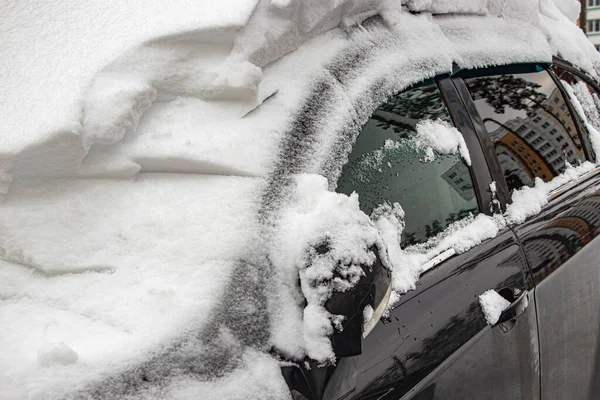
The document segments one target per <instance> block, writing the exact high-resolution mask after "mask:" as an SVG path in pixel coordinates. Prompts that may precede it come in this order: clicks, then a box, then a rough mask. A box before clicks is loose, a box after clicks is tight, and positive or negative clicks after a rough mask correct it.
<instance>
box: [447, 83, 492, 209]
mask: <svg viewBox="0 0 600 400" xmlns="http://www.w3.org/2000/svg"><path fill="white" fill-rule="evenodd" d="M435 81H436V83H437V86H438V88H439V90H440V93H441V95H442V99H443V101H444V103H445V104H446V107H447V108H448V112H449V113H450V118H451V119H452V123H453V125H454V127H455V128H456V129H458V131H459V132H460V133H461V134H462V136H463V138H464V140H465V143H466V145H467V149H468V150H469V155H470V158H471V166H469V167H468V168H469V173H470V175H471V181H472V182H473V190H474V191H475V197H476V199H477V206H478V208H479V212H480V213H482V214H486V215H492V214H493V213H494V212H497V211H498V210H494V209H493V206H494V202H493V198H492V193H491V190H490V185H491V183H492V181H493V179H492V174H491V173H490V170H489V166H488V161H487V158H486V155H485V152H484V150H483V148H482V145H481V141H480V140H479V138H478V134H477V131H476V129H475V126H474V124H473V121H472V119H471V116H470V114H469V111H468V109H467V107H466V105H465V102H464V101H463V98H462V96H461V95H460V93H459V91H458V90H457V87H456V86H455V84H454V78H453V77H450V76H447V75H442V76H438V77H436V78H435ZM498 165H499V164H498Z"/></svg>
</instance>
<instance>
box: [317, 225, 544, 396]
mask: <svg viewBox="0 0 600 400" xmlns="http://www.w3.org/2000/svg"><path fill="white" fill-rule="evenodd" d="M526 271H527V265H526V262H525V258H524V257H523V255H522V252H521V249H520V246H519V244H518V242H517V241H516V239H515V237H514V236H513V233H512V232H511V231H510V230H509V229H506V230H504V231H503V232H501V233H500V234H499V235H498V236H496V237H495V238H493V239H490V240H488V241H486V242H485V243H482V244H481V245H480V246H477V247H476V248H473V249H471V250H470V251H467V252H466V253H464V254H460V255H457V256H455V257H452V258H451V259H449V260H447V261H446V262H444V263H443V264H441V265H439V266H437V267H435V268H433V269H432V270H430V271H429V272H427V273H426V274H424V275H423V276H422V278H421V280H420V281H419V284H418V286H417V288H416V289H415V290H414V291H411V292H409V293H407V294H406V295H405V296H403V297H402V300H401V303H400V304H399V305H398V306H396V307H395V308H394V309H393V310H392V311H391V312H390V315H389V317H388V318H387V319H386V320H384V321H383V322H382V323H381V324H379V325H378V326H377V327H376V328H375V329H374V330H373V332H372V333H371V334H370V335H369V336H368V337H367V338H366V339H365V340H364V342H363V353H362V354H361V355H359V356H356V357H349V358H342V359H340V360H339V362H338V364H337V366H336V368H335V370H334V371H333V374H332V377H331V381H330V383H329V385H328V387H327V389H326V391H325V395H324V397H323V398H326V399H338V398H344V397H343V396H344V395H346V394H347V393H342V392H343V390H342V389H347V387H348V385H347V384H346V385H342V384H339V383H337V381H340V380H348V379H351V378H352V377H354V379H355V385H354V388H353V390H352V392H351V394H350V395H349V396H348V398H354V399H385V398H396V399H397V398H400V397H401V396H403V395H405V394H406V393H407V392H409V391H410V390H411V389H412V388H413V387H414V386H415V385H417V384H418V383H419V382H421V381H422V380H424V379H427V380H429V381H431V382H433V384H436V382H440V383H439V384H440V385H441V386H440V387H446V386H447V385H448V383H449V382H450V381H449V380H450V379H451V377H452V376H454V375H460V374H461V373H464V371H465V369H467V370H479V371H480V373H481V374H482V375H485V376H486V378H485V379H487V380H493V381H495V385H492V386H489V387H487V389H489V390H490V391H488V392H487V393H488V394H493V395H494V396H500V397H503V398H504V396H505V395H506V396H509V395H510V396H512V395H513V394H515V390H516V391H517V392H518V393H519V394H522V395H523V396H525V397H526V398H527V396H528V395H535V394H536V393H537V392H536V388H537V387H538V384H537V383H538V382H539V378H538V376H537V370H536V365H537V334H536V331H537V328H536V326H535V318H534V314H531V310H530V311H529V312H527V313H524V314H522V315H521V316H520V317H519V318H518V319H517V323H516V325H517V326H519V327H518V328H517V329H513V330H511V331H510V332H508V334H504V333H501V332H500V331H499V330H498V328H497V327H495V328H491V327H489V326H488V325H487V324H486V322H485V319H484V314H483V312H482V311H481V308H480V306H479V301H478V296H479V295H480V294H481V293H483V292H484V291H486V290H488V289H494V288H495V289H498V290H500V289H501V288H517V289H520V290H525V288H526V287H527V286H528V278H527V276H526ZM530 308H532V307H530ZM453 354H462V355H464V356H465V357H466V358H465V357H462V356H461V357H459V358H458V361H455V362H453V363H450V364H449V365H446V366H445V367H444V368H442V369H436V368H438V367H439V366H440V365H442V363H444V361H445V360H446V359H447V358H448V357H450V356H451V355H453ZM467 358H468V361H465V360H467ZM490 362H492V363H495V364H496V365H494V368H491V369H490V368H489V367H490ZM499 370H502V371H509V373H508V374H500V375H499V374H498V371H499ZM461 371H462V372H461ZM482 379H483V378H482ZM519 388H526V392H527V393H526V394H525V393H523V392H521V389H519ZM427 390H428V391H427ZM427 390H426V391H427V393H430V394H431V396H430V397H422V396H425V395H424V394H422V393H424V392H420V393H412V394H410V395H409V396H408V397H407V398H415V399H420V398H432V399H433V398H445V399H451V398H463V397H461V396H464V393H461V391H457V392H455V395H456V396H457V397H447V395H448V394H447V393H444V392H442V391H436V390H433V391H431V390H432V389H431V388H429V389H427ZM481 390H482V393H483V392H485V391H486V388H485V387H483V386H482V388H481ZM526 395H527V396H526ZM427 396H429V395H427ZM440 396H441V397H440Z"/></svg>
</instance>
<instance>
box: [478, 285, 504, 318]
mask: <svg viewBox="0 0 600 400" xmlns="http://www.w3.org/2000/svg"><path fill="white" fill-rule="evenodd" d="M479 305H480V306H481V310H482V311H483V315H484V316H485V321H486V322H487V323H488V325H494V324H495V323H496V322H498V319H499V318H500V315H501V314H502V311H504V310H506V309H507V308H508V306H510V302H509V301H508V300H506V299H505V298H504V297H502V296H500V295H499V294H498V292H496V291H495V290H492V289H490V290H487V291H485V292H483V293H482V294H480V295H479Z"/></svg>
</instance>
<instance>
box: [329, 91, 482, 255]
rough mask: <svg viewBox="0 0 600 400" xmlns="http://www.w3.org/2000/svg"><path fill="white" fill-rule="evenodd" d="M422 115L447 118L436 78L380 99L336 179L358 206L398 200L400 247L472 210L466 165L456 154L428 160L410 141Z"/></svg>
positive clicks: (432, 233) (368, 207) (472, 194)
mask: <svg viewBox="0 0 600 400" xmlns="http://www.w3.org/2000/svg"><path fill="white" fill-rule="evenodd" d="M424 120H441V121H444V122H446V123H448V124H451V123H452V121H451V119H450V114H449V112H448V110H447V108H446V105H445V104H444V101H443V99H442V96H441V93H440V91H439V89H438V87H437V85H436V84H435V83H433V82H432V83H430V84H426V85H421V86H418V87H413V88H411V89H408V90H406V91H404V92H401V93H399V94H397V95H395V96H393V97H391V98H390V99H389V100H388V101H387V102H386V103H384V104H382V105H381V106H380V107H379V108H377V110H376V111H375V113H374V114H373V115H372V116H371V118H370V119H369V121H368V122H367V123H366V124H365V126H364V127H363V129H362V132H361V133H360V134H359V136H358V138H357V140H356V143H355V145H354V147H353V149H352V152H351V154H350V155H349V160H348V163H347V164H346V165H345V166H344V168H343V170H342V174H341V176H340V178H339V180H338V184H337V191H338V192H340V193H345V194H348V195H349V194H351V193H352V192H356V193H358V195H359V202H360V207H361V209H362V211H364V212H365V213H366V214H367V215H371V214H372V213H373V211H374V210H376V209H377V208H378V207H379V206H381V205H383V204H385V203H387V204H390V205H393V204H394V203H398V204H400V206H401V207H402V209H403V210H404V212H405V220H404V222H405V228H404V230H403V232H402V237H401V240H400V245H401V246H402V247H403V248H404V247H406V246H410V245H413V244H417V243H423V242H426V241H427V239H429V238H430V237H433V236H435V235H437V234H438V233H440V232H441V231H443V230H444V229H445V228H446V227H447V226H448V225H449V224H451V223H452V222H454V221H456V220H459V219H462V218H464V217H466V216H468V215H471V214H476V213H477V210H478V208H477V200H476V198H475V192H474V189H473V181H472V179H471V175H470V170H469V168H468V167H467V165H466V164H465V162H464V161H463V160H462V158H461V157H460V156H459V155H458V154H456V155H454V154H446V155H442V154H437V153H436V154H435V158H434V160H433V161H430V158H429V157H428V155H427V154H426V151H425V150H424V149H421V148H419V146H415V140H414V137H415V135H416V134H417V130H416V126H417V124H418V123H419V122H420V121H424Z"/></svg>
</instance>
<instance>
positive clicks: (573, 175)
mask: <svg viewBox="0 0 600 400" xmlns="http://www.w3.org/2000/svg"><path fill="white" fill-rule="evenodd" d="M595 168H596V165H594V164H592V163H591V162H588V161H586V162H584V163H583V164H581V165H580V166H577V167H573V166H572V165H570V164H568V163H567V169H566V170H565V171H564V172H563V173H562V174H560V175H559V176H557V177H555V178H554V179H552V180H551V181H550V182H544V181H542V180H541V179H540V178H536V179H535V186H534V187H529V186H524V187H522V188H521V189H518V190H515V191H514V192H513V195H512V203H511V204H509V205H508V207H507V208H506V213H505V216H506V220H507V222H508V223H509V224H520V223H522V222H524V221H525V220H526V219H527V218H528V217H531V216H533V215H536V214H539V213H540V211H541V210H542V207H544V206H545V205H546V204H548V196H549V195H550V193H551V192H552V191H553V190H556V189H558V188H560V187H561V186H563V185H565V184H567V183H569V182H571V181H573V180H577V179H579V177H580V176H581V175H584V174H585V173H587V172H590V171H592V170H593V169H595Z"/></svg>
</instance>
